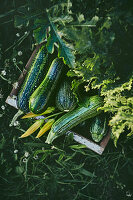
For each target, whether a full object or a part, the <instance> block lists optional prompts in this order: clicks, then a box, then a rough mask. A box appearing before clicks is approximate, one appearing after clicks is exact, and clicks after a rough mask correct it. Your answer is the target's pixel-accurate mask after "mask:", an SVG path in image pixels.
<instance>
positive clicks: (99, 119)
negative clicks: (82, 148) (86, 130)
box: [90, 114, 107, 142]
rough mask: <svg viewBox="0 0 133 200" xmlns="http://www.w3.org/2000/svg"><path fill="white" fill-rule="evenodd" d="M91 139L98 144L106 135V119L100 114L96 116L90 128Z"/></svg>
mask: <svg viewBox="0 0 133 200" xmlns="http://www.w3.org/2000/svg"><path fill="white" fill-rule="evenodd" d="M90 133H91V137H92V139H93V140H94V141H95V142H100V141H101V140H102V139H103V137H104V136H105V135H106V133H107V118H106V117H105V116H104V115H103V114H100V115H98V116H96V117H95V118H94V119H93V121H92V124H91V126H90Z"/></svg>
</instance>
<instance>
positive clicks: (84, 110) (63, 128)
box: [46, 95, 103, 143]
mask: <svg viewBox="0 0 133 200" xmlns="http://www.w3.org/2000/svg"><path fill="white" fill-rule="evenodd" d="M102 105H103V101H102V99H101V97H99V96H97V95H96V96H91V97H90V98H89V99H88V100H87V101H86V102H85V103H84V106H81V107H78V108H76V109H75V110H72V111H70V112H68V113H66V114H64V115H63V116H62V117H60V118H59V119H58V120H57V121H56V122H55V123H54V124H53V126H52V128H51V131H50V132H49V134H48V137H47V140H46V143H51V142H52V141H53V140H54V139H55V138H57V137H59V136H60V135H63V134H64V133H66V132H67V131H69V130H71V129H72V128H73V127H75V126H77V125H78V124H80V123H81V122H82V121H84V120H86V119H89V118H92V117H95V116H96V115H98V114H99V113H100V112H101V111H100V110H98V111H97V109H98V108H99V107H100V106H102Z"/></svg>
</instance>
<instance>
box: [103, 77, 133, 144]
mask: <svg viewBox="0 0 133 200" xmlns="http://www.w3.org/2000/svg"><path fill="white" fill-rule="evenodd" d="M132 84H133V78H132V77H131V79H130V80H129V81H128V82H125V83H123V84H121V85H120V86H119V87H118V86H117V87H115V88H113V89H110V90H107V91H104V90H102V91H101V95H103V96H104V102H105V103H104V106H103V107H102V109H103V110H104V111H105V112H110V113H112V118H111V119H110V121H109V125H110V126H111V130H112V136H113V139H114V143H115V145H116V143H117V140H118V139H119V137H120V135H121V133H123V132H125V131H127V130H128V136H131V135H132V134H133V97H132ZM127 91H128V94H127V95H126V92H127ZM130 95H131V97H130Z"/></svg>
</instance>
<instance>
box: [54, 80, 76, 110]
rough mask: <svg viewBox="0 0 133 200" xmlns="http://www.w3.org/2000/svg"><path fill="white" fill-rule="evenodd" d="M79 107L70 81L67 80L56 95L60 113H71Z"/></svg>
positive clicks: (62, 83)
mask: <svg viewBox="0 0 133 200" xmlns="http://www.w3.org/2000/svg"><path fill="white" fill-rule="evenodd" d="M76 105H77V100H76V97H75V96H74V94H73V93H72V90H71V84H70V81H69V80H67V79H65V80H64V81H63V82H61V85H60V88H59V90H58V92H57V95H56V106H57V108H58V109H59V110H60V111H65V112H68V111H71V110H73V109H74V108H75V107H76Z"/></svg>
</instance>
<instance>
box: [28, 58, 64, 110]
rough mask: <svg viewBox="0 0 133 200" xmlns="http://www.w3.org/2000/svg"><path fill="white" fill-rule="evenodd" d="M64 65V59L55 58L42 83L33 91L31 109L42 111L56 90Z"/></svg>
mask: <svg viewBox="0 0 133 200" xmlns="http://www.w3.org/2000/svg"><path fill="white" fill-rule="evenodd" d="M63 67H64V64H63V61H62V59H59V58H55V59H54V60H53V62H52V64H51V66H50V68H49V70H48V72H47V74H46V76H45V78H44V80H43V81H42V83H41V84H40V85H39V86H38V88H37V89H36V90H35V91H34V92H33V94H32V95H31V97H30V100H29V109H30V111H32V112H33V113H35V114H39V113H42V112H43V111H44V109H45V108H46V105H47V103H48V101H49V99H50V97H51V95H52V93H53V92H54V90H55V87H56V85H57V83H58V80H59V78H60V75H61V71H62V69H63Z"/></svg>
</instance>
